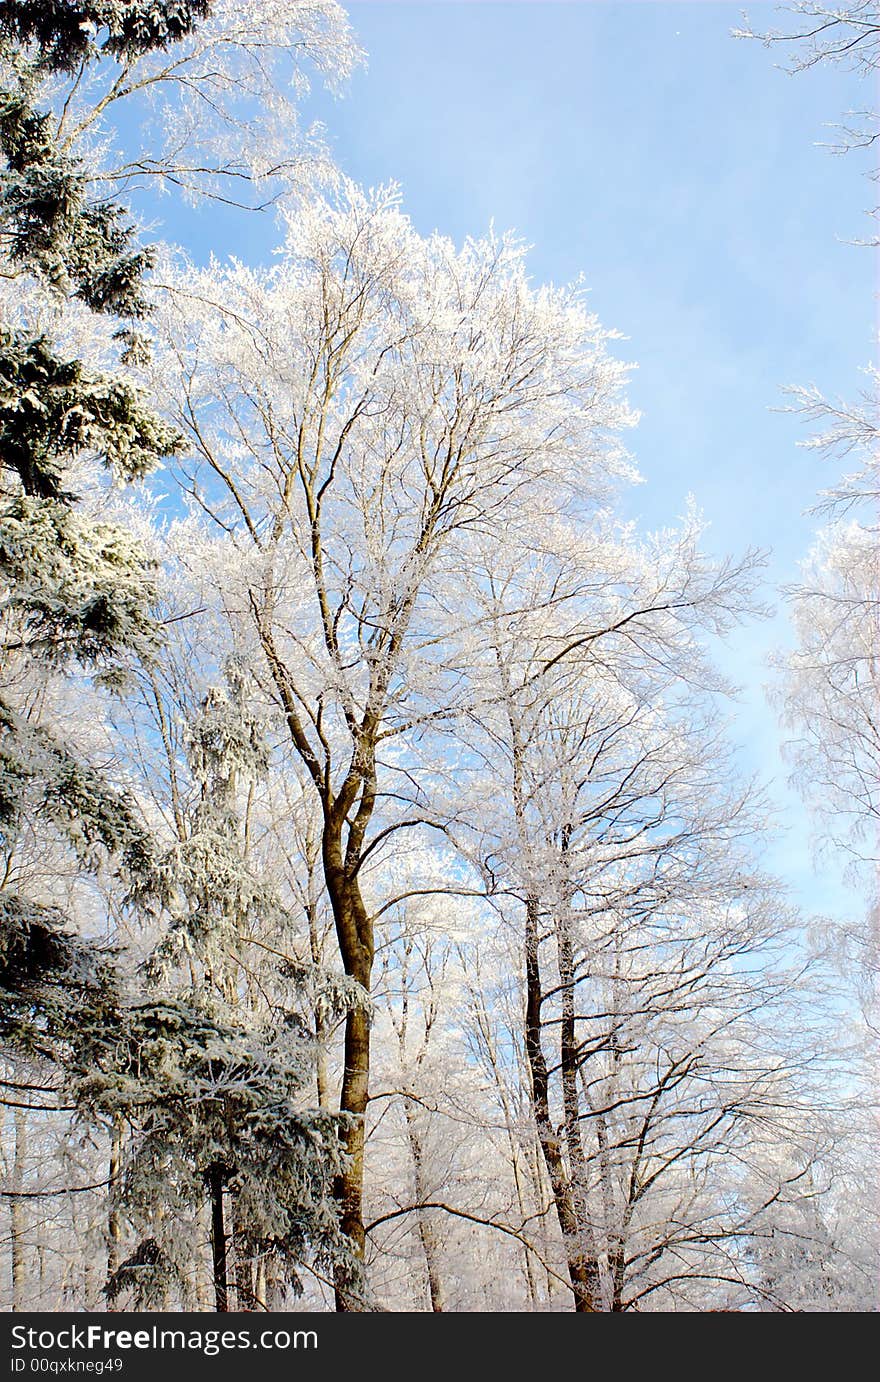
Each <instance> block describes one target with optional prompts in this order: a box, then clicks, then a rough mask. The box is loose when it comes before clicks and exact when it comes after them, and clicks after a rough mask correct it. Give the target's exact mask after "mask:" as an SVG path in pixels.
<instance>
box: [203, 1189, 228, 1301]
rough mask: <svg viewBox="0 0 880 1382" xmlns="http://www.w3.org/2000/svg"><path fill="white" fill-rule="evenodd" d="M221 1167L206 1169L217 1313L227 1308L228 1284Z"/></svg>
mask: <svg viewBox="0 0 880 1382" xmlns="http://www.w3.org/2000/svg"><path fill="white" fill-rule="evenodd" d="M224 1179H225V1173H224V1171H223V1167H222V1166H219V1165H217V1164H216V1163H215V1164H214V1165H213V1166H211V1167H210V1168H209V1170H208V1174H207V1181H208V1190H209V1192H210V1196H211V1252H212V1256H213V1262H214V1300H215V1303H216V1304H215V1309H216V1310H217V1311H218V1312H219V1313H221V1314H222V1313H224V1312H226V1311H228V1310H229V1284H228V1280H227V1275H226V1230H225V1228H224V1226H223V1181H224Z"/></svg>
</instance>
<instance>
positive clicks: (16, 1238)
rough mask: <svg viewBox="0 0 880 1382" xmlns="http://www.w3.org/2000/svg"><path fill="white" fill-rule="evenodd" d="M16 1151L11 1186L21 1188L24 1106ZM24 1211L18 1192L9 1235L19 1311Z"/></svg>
mask: <svg viewBox="0 0 880 1382" xmlns="http://www.w3.org/2000/svg"><path fill="white" fill-rule="evenodd" d="M14 1124H15V1153H14V1160H13V1163H12V1189H13V1191H20V1190H21V1188H22V1186H23V1184H24V1167H25V1158H26V1156H27V1118H26V1115H25V1111H24V1109H22V1108H17V1109H16V1110H15V1120H14ZM24 1235H25V1211H24V1200H22V1199H19V1198H17V1196H16V1195H14V1196H13V1198H12V1199H11V1200H10V1201H9V1236H10V1240H11V1241H10V1257H11V1268H12V1309H13V1310H14V1311H16V1312H19V1311H21V1310H24V1309H25V1306H26V1301H25V1294H26V1293H25V1261H24Z"/></svg>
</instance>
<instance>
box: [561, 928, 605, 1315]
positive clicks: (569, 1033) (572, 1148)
mask: <svg viewBox="0 0 880 1382" xmlns="http://www.w3.org/2000/svg"><path fill="white" fill-rule="evenodd" d="M556 941H557V963H558V968H559V982H560V985H561V988H562V994H561V1000H562V1013H561V1017H562V1021H561V1023H560V1028H559V1066H560V1074H561V1076H562V1104H563V1113H564V1118H565V1146H566V1150H567V1152H568V1167H569V1175H570V1194H571V1201H572V1208H573V1210H574V1216H575V1221H576V1223H577V1226H578V1238H579V1242H580V1251H581V1254H582V1257H583V1258H584V1259H585V1265H586V1273H587V1278H588V1280H589V1283H590V1297H591V1299H592V1301H593V1309H594V1310H601V1308H602V1283H601V1280H600V1274H599V1266H598V1260H597V1253H596V1245H595V1233H594V1230H593V1225H592V1222H591V1216H590V1204H589V1190H588V1186H587V1166H586V1161H585V1159H584V1148H583V1143H582V1141H581V1117H580V1099H579V1096H578V1085H577V1077H578V1064H579V1060H578V1049H577V1029H576V1019H575V972H574V953H573V947H572V940H571V929H570V925H569V921H568V918H567V917H559V918H557V922H556Z"/></svg>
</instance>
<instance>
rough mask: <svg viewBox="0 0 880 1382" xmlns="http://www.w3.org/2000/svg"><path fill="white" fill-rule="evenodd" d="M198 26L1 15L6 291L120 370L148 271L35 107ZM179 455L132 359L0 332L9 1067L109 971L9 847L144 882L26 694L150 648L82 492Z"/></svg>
mask: <svg viewBox="0 0 880 1382" xmlns="http://www.w3.org/2000/svg"><path fill="white" fill-rule="evenodd" d="M206 9H207V6H206V5H204V4H192V5H185V4H178V3H172V2H171V0H169V3H166V4H156V3H149V4H147V3H143V4H113V3H111V4H84V5H74V4H69V3H57V2H56V3H47V4H30V3H22V4H16V3H4V4H2V5H0V254H2V258H3V266H2V267H3V271H4V276H5V277H6V278H7V279H18V280H20V281H21V283H22V284H23V286H24V288H25V289H26V290H27V291H28V292H32V294H33V295H34V296H35V297H36V296H39V295H41V294H42V295H48V297H49V299H50V300H54V301H55V302H56V304H57V305H58V307H59V308H62V309H63V308H64V307H65V305H66V304H67V303H68V302H69V301H71V300H73V299H78V300H79V301H80V302H81V303H84V304H85V306H86V307H87V308H88V309H90V311H91V312H92V313H93V314H96V315H97V316H99V317H101V318H102V319H110V321H111V323H112V322H114V321H115V322H116V323H117V324H118V330H117V333H116V334H117V336H118V337H119V340H120V343H121V348H122V354H123V356H124V354H125V353H126V351H127V350H131V349H133V348H135V347H136V345H137V337H136V335H135V334H134V333H133V332H132V327H131V324H132V323H134V322H136V321H137V320H138V319H140V318H141V317H143V316H144V314H145V313H146V311H147V303H146V299H145V297H144V291H143V281H144V275H145V273H146V271H147V270H148V268H149V265H150V253H149V251H148V250H145V249H143V248H142V247H141V246H140V245H139V244H138V242H137V235H136V229H135V227H134V225H133V223H132V222H131V221H130V219H129V218H128V217H127V214H126V211H125V208H124V207H122V206H121V205H119V204H117V203H115V202H108V201H101V200H97V199H95V198H93V197H91V196H90V193H89V186H90V181H89V168H88V167H87V166H86V164H85V163H84V162H83V161H82V160H81V159H79V158H78V157H76V156H74V155H73V154H72V153H71V152H70V151H69V149H67V148H65V147H62V146H61V145H60V144H59V143H58V141H57V140H56V138H55V136H54V133H53V132H54V130H55V129H56V122H55V120H54V117H53V116H52V114H51V112H50V111H46V110H38V109H37V108H36V106H35V104H34V94H35V92H36V90H37V88H38V86H39V83H40V82H41V80H42V79H43V78H44V77H45V76H46V75H47V74H49V75H51V74H56V75H60V76H62V77H63V76H65V75H67V74H81V73H82V71H83V69H84V68H85V67H87V66H88V65H89V64H92V63H94V62H97V61H100V60H102V58H103V57H104V55H107V57H108V58H109V59H114V58H115V59H121V58H122V59H124V57H125V56H126V54H137V53H143V52H145V51H149V50H150V49H151V48H153V47H164V46H165V45H167V44H168V43H170V42H173V41H174V39H175V38H177V37H179V36H180V35H181V34H183V33H186V32H188V30H189V29H190V28H191V27H192V25H193V24H194V22H195V21H196V19H197V18H198V17H199V16H201V15H202V14H204V13H205V12H206ZM60 315H63V313H59V316H60ZM176 445H177V436H176V434H175V432H174V430H173V429H171V428H169V427H168V426H167V425H165V424H164V423H163V422H162V421H161V420H160V419H159V418H158V417H157V416H156V415H155V414H154V413H153V412H152V411H151V409H150V407H149V405H148V402H147V400H146V398H145V397H144V396H143V394H142V392H141V391H140V390H139V389H138V388H137V387H136V386H135V385H134V384H133V382H132V381H131V380H130V379H128V378H126V376H125V373H124V361H123V360H120V362H119V367H118V369H117V370H116V371H115V372H108V371H107V370H106V369H105V368H100V367H96V366H95V365H94V364H92V363H90V362H89V361H88V360H83V359H78V358H75V357H72V356H71V353H70V351H69V349H64V348H63V347H62V346H60V345H59V344H58V343H57V342H54V341H53V340H51V339H49V337H48V336H47V335H46V334H35V333H34V332H33V331H32V330H31V329H29V324H28V321H27V319H26V318H25V316H24V314H21V313H18V314H16V313H14V312H13V313H11V314H10V313H7V319H6V320H3V321H0V847H2V849H3V851H4V853H5V854H6V857H7V867H6V869H5V872H4V874H3V877H4V879H5V882H4V885H3V887H2V890H0V979H2V981H3V984H4V988H5V990H6V995H5V1003H4V1013H3V1019H2V1025H0V1035H2V1038H3V1040H4V1042H7V1043H11V1044H12V1045H13V1046H14V1047H15V1048H16V1049H22V1048H24V1049H26V1050H27V1051H29V1052H38V1053H40V1054H42V1055H47V1056H48V1055H56V1056H57V1055H59V1054H60V1053H61V1052H62V1050H63V1049H65V1040H64V1037H65V1025H66V1024H67V1023H68V1022H71V1021H73V1020H74V1018H75V1028H74V1030H76V1031H77V1032H78V1033H79V1035H80V1036H81V1035H82V1032H83V1030H84V1028H91V1027H92V1026H95V1027H96V1028H97V1025H99V1020H100V1015H101V1014H102V1013H105V1009H106V1004H107V1002H108V1001H109V1000H108V994H109V991H110V988H112V983H111V978H110V976H111V970H110V968H109V966H111V965H112V960H111V957H110V956H109V955H108V954H106V953H103V952H99V951H98V950H97V949H96V948H95V947H93V946H89V945H88V944H87V943H85V942H84V941H82V940H79V939H77V938H76V937H75V936H74V935H73V934H72V933H71V931H70V928H69V925H68V924H67V922H66V920H65V918H64V916H63V914H62V912H61V911H59V909H58V907H57V906H55V905H49V904H47V903H46V902H45V900H43V899H41V898H38V897H33V896H27V895H25V894H24V893H22V891H21V890H20V889H18V888H16V886H15V883H14V879H15V876H16V874H15V869H14V868H13V867H12V866H11V861H12V860H13V859H14V856H15V852H16V848H17V843H18V842H19V841H20V840H21V839H22V838H23V837H24V836H25V835H28V836H29V837H30V838H31V839H32V840H40V839H43V840H45V839H47V838H48V839H51V841H52V842H53V845H57V844H59V843H60V844H62V845H63V847H65V848H69V849H71V850H72V851H73V853H74V855H75V857H76V859H77V863H78V866H79V867H80V869H86V870H89V869H91V870H94V869H95V868H96V867H98V866H99V864H100V863H101V861H102V860H106V859H107V858H113V859H114V860H115V863H116V866H117V868H118V869H119V871H120V872H121V873H122V874H123V875H124V877H125V880H126V883H127V885H129V886H130V885H131V884H132V883H133V881H134V879H135V877H136V876H138V875H142V874H143V872H144V870H145V868H146V867H147V865H148V861H149V856H150V845H149V841H148V838H147V835H146V833H145V831H144V829H143V827H142V826H141V824H140V823H139V821H138V817H137V813H136V811H135V809H134V806H133V804H132V802H131V801H130V800H129V799H128V798H127V796H126V795H125V793H120V792H119V791H118V790H116V789H114V788H112V787H111V786H110V785H109V783H108V782H107V781H106V780H105V778H104V777H103V776H102V775H101V774H100V773H99V772H98V771H97V770H96V769H95V768H94V767H91V766H90V765H89V764H88V763H87V762H86V761H83V755H82V753H81V751H80V750H79V748H78V746H77V744H76V743H72V742H68V736H67V735H66V734H65V733H62V732H61V730H60V729H58V728H57V727H53V725H52V724H51V722H49V723H47V722H46V716H45V713H44V712H42V713H41V712H40V711H39V710H38V709H37V706H38V704H41V703H42V702H44V700H45V694H41V695H37V694H36V693H37V692H38V691H39V692H42V693H45V690H46V687H47V686H48V685H50V684H56V685H57V682H58V678H59V677H64V676H70V675H74V674H80V675H81V674H85V675H88V676H91V677H92V678H93V679H96V680H98V681H100V682H103V683H105V684H108V685H111V686H116V685H118V684H119V683H120V681H121V679H122V678H123V676H124V670H125V665H126V663H127V662H129V661H130V660H131V659H132V658H135V657H143V656H144V655H146V654H149V652H150V649H151V648H152V647H153V646H154V645H155V641H156V638H157V627H156V624H155V622H154V619H153V616H152V614H151V605H152V603H153V600H154V595H155V592H154V587H153V582H152V579H151V571H150V563H149V561H148V559H147V557H146V555H145V553H144V552H143V551H142V550H141V549H140V548H139V546H138V545H137V543H136V542H134V541H133V540H132V538H131V537H130V536H129V535H128V534H127V533H126V532H124V531H123V530H122V529H120V528H119V527H118V526H116V525H114V524H112V523H108V522H105V521H102V520H101V519H100V517H98V516H96V515H95V514H94V513H93V512H91V511H90V510H89V508H88V507H87V506H86V505H84V504H83V502H82V494H81V491H82V486H83V483H84V481H85V480H87V479H88V477H89V475H90V473H92V472H96V467H104V468H105V469H106V471H107V472H109V473H110V475H111V476H112V477H113V478H114V479H116V480H121V481H131V480H136V479H138V478H140V477H141V476H143V475H145V474H146V473H147V472H148V471H149V470H150V469H151V468H152V467H153V466H154V465H155V464H156V463H157V461H159V460H160V459H161V458H162V457H165V456H168V455H170V454H172V453H173V451H174V449H175V447H176ZM96 473H98V472H96ZM108 985H109V987H108ZM92 1001H93V1002H94V1004H95V1010H94V1013H93V1014H92V1018H93V1019H94V1021H92V1018H87V1014H86V1009H87V1008H88V1004H89V1002H92Z"/></svg>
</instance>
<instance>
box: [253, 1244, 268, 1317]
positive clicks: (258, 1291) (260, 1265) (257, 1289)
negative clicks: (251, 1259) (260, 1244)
mask: <svg viewBox="0 0 880 1382" xmlns="http://www.w3.org/2000/svg"><path fill="white" fill-rule="evenodd" d="M267 1298H268V1291H267V1282H266V1262H265V1258H262V1257H261V1258H259V1259H258V1261H257V1270H256V1278H255V1281H254V1301H255V1302H256V1306H257V1309H258V1310H268V1309H269V1305H268V1299H267Z"/></svg>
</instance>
